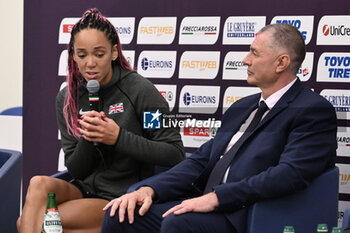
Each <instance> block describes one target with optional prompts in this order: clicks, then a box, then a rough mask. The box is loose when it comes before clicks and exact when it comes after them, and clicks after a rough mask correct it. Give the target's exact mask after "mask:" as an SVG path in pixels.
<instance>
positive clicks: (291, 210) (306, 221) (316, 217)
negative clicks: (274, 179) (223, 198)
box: [247, 167, 339, 233]
mask: <svg viewBox="0 0 350 233" xmlns="http://www.w3.org/2000/svg"><path fill="white" fill-rule="evenodd" d="M281 182H283V181H281ZM338 192H339V168H338V167H334V168H332V169H330V170H328V171H327V172H325V173H323V174H322V175H320V176H319V177H317V178H316V179H315V180H314V181H313V182H312V183H311V184H310V186H309V187H308V188H307V189H305V190H303V191H300V192H298V193H296V194H293V195H290V196H286V197H283V198H279V199H275V200H269V201H263V202H258V203H255V204H254V205H253V206H251V207H250V209H249V217H248V225H247V233H261V232H269V233H281V232H283V228H284V226H287V225H288V226H293V227H294V229H295V232H297V233H310V232H316V230H317V224H319V223H325V224H327V225H328V229H329V230H330V229H332V227H335V226H337V220H338V195H339V194H338Z"/></svg>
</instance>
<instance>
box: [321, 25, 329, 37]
mask: <svg viewBox="0 0 350 233" xmlns="http://www.w3.org/2000/svg"><path fill="white" fill-rule="evenodd" d="M322 33H323V35H325V36H328V35H329V26H328V25H327V24H325V25H324V26H323V28H322Z"/></svg>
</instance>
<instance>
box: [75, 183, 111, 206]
mask: <svg viewBox="0 0 350 233" xmlns="http://www.w3.org/2000/svg"><path fill="white" fill-rule="evenodd" d="M69 183H71V184H73V185H74V186H75V187H77V188H78V189H79V190H80V192H81V193H82V194H83V197H84V198H100V199H105V200H108V201H110V200H111V199H109V198H106V197H103V196H101V195H98V194H96V193H95V192H94V190H92V189H91V188H90V187H89V186H87V185H86V184H84V183H83V181H81V180H74V179H73V180H71V181H69Z"/></svg>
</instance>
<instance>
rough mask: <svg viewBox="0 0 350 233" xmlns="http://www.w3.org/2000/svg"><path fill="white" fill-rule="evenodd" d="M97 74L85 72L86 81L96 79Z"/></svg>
mask: <svg viewBox="0 0 350 233" xmlns="http://www.w3.org/2000/svg"><path fill="white" fill-rule="evenodd" d="M97 74H98V73H97V72H86V77H87V78H88V79H96V78H97Z"/></svg>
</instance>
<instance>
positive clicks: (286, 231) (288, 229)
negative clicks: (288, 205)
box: [283, 226, 295, 233]
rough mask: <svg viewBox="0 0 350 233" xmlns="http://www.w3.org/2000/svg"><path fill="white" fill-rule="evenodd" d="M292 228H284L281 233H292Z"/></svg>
mask: <svg viewBox="0 0 350 233" xmlns="http://www.w3.org/2000/svg"><path fill="white" fill-rule="evenodd" d="M294 232H295V231H294V227H293V226H285V227H284V230H283V233H294Z"/></svg>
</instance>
